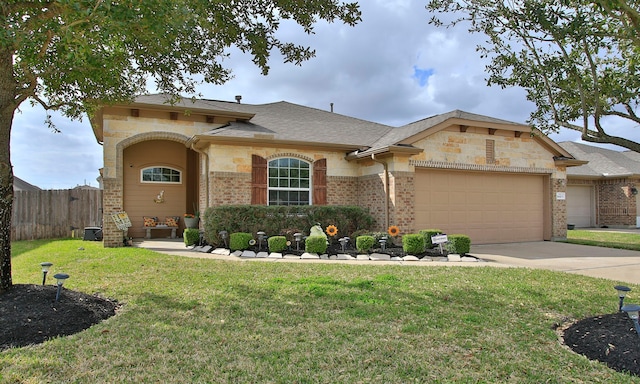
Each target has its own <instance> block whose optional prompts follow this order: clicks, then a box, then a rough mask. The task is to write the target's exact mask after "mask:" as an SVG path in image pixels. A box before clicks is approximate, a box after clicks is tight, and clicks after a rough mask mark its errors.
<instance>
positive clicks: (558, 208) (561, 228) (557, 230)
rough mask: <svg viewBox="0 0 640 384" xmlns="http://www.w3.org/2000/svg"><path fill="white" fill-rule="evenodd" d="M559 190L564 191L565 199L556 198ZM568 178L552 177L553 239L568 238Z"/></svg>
mask: <svg viewBox="0 0 640 384" xmlns="http://www.w3.org/2000/svg"><path fill="white" fill-rule="evenodd" d="M558 192H564V194H565V199H564V200H558V199H557V198H556V196H557V193H558ZM566 194H567V180H566V179H554V178H553V177H552V178H551V240H553V241H555V240H564V239H566V238H567V200H566Z"/></svg>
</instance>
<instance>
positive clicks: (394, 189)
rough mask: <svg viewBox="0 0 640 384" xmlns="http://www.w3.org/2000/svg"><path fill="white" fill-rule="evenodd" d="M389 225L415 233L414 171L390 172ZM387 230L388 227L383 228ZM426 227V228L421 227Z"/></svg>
mask: <svg viewBox="0 0 640 384" xmlns="http://www.w3.org/2000/svg"><path fill="white" fill-rule="evenodd" d="M389 191H390V196H391V204H390V205H389V225H396V226H398V228H400V232H401V233H413V232H415V231H416V228H414V227H415V203H416V198H415V183H414V173H412V172H390V175H389ZM383 229H384V230H385V231H386V228H383ZM420 229H424V228H420Z"/></svg>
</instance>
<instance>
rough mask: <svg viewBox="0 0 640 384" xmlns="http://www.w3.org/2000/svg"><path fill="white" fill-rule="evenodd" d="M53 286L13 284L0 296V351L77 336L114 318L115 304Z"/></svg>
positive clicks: (116, 304)
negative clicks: (76, 334)
mask: <svg viewBox="0 0 640 384" xmlns="http://www.w3.org/2000/svg"><path fill="white" fill-rule="evenodd" d="M56 290H57V287H56V286H54V285H25V284H15V285H14V286H13V287H12V288H11V289H9V290H8V291H7V292H4V293H2V294H0V308H1V311H0V330H2V331H1V332H0V351H2V350H5V349H8V348H13V347H24V346H27V345H30V344H39V343H42V342H44V341H46V340H49V339H52V338H55V337H58V336H67V335H72V334H74V333H78V332H80V331H82V330H85V329H87V328H89V327H91V326H92V325H94V324H97V323H99V322H101V321H102V320H104V319H108V318H109V317H111V316H114V315H115V314H116V310H117V309H118V307H119V305H118V303H117V302H115V301H113V300H109V299H105V298H102V297H99V296H95V295H88V294H85V293H82V292H76V291H71V290H68V289H64V287H63V289H62V292H61V294H60V299H59V301H57V302H56V301H55V299H56Z"/></svg>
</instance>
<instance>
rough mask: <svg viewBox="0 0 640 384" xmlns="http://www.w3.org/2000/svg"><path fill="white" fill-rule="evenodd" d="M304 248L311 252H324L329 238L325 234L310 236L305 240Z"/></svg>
mask: <svg viewBox="0 0 640 384" xmlns="http://www.w3.org/2000/svg"><path fill="white" fill-rule="evenodd" d="M304 250H305V251H307V252H309V253H317V254H319V255H320V254H323V253H325V252H326V251H327V239H325V238H324V237H323V236H309V237H307V239H306V240H305V241H304Z"/></svg>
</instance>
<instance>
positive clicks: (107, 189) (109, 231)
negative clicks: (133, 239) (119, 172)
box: [102, 178, 123, 248]
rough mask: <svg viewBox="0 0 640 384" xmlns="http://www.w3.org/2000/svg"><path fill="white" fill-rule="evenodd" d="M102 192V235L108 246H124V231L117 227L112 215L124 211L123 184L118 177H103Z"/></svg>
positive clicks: (105, 245) (104, 242)
mask: <svg viewBox="0 0 640 384" xmlns="http://www.w3.org/2000/svg"><path fill="white" fill-rule="evenodd" d="M103 186H104V192H103V194H102V212H103V214H102V235H103V240H102V241H103V244H104V247H106V248H114V247H121V246H122V235H123V233H122V231H121V230H120V229H118V227H116V223H115V222H114V221H113V219H111V215H113V214H114V213H117V212H122V211H123V209H122V185H121V184H119V183H118V182H117V180H116V179H113V178H110V179H103Z"/></svg>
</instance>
